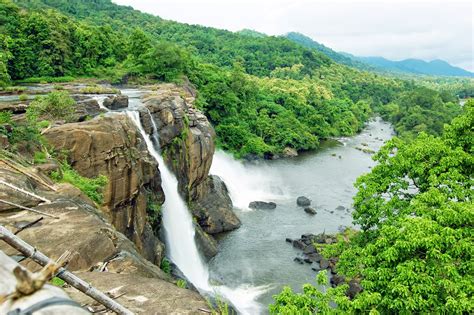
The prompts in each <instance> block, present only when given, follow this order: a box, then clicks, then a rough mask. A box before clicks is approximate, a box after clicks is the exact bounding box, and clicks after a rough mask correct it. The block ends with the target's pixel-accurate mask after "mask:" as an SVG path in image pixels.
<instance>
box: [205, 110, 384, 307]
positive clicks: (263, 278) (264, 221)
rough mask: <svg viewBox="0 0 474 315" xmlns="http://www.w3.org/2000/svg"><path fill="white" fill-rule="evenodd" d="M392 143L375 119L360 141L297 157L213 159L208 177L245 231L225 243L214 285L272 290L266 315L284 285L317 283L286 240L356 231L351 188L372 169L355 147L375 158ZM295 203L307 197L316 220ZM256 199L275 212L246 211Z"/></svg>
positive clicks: (213, 266)
mask: <svg viewBox="0 0 474 315" xmlns="http://www.w3.org/2000/svg"><path fill="white" fill-rule="evenodd" d="M392 136H393V129H392V128H391V126H390V124H388V123H386V122H384V121H382V120H380V119H375V120H372V121H371V122H369V123H368V125H367V127H366V128H365V129H364V130H363V131H362V132H361V133H360V134H358V135H356V136H354V137H351V138H342V139H339V141H340V142H337V141H330V142H326V143H324V144H323V145H322V146H321V148H320V149H319V150H317V151H315V152H311V153H305V154H301V155H300V156H299V157H297V158H292V159H281V160H274V161H258V162H253V163H243V162H240V161H236V160H234V159H233V158H232V157H231V156H230V155H228V154H226V153H224V152H222V151H221V152H219V151H218V152H216V154H215V156H214V161H213V165H212V167H211V173H213V174H215V175H219V176H221V177H222V178H223V179H224V181H225V182H226V184H227V186H228V188H229V191H230V193H231V197H232V200H233V202H234V206H235V212H236V213H237V215H238V216H239V218H240V219H241V221H242V226H241V227H240V228H239V229H237V230H235V231H232V232H230V233H227V234H225V235H222V236H221V237H220V239H219V253H218V254H217V256H216V257H214V258H213V259H212V260H211V261H210V263H209V268H210V275H211V278H213V279H215V281H221V282H223V283H224V284H225V285H227V286H229V287H239V286H240V285H241V284H242V283H245V284H246V285H248V286H250V287H262V286H265V287H267V290H266V291H265V292H264V293H263V294H261V295H260V296H259V297H258V299H257V301H258V302H259V303H260V305H261V309H262V312H263V313H265V312H266V309H267V305H268V304H270V303H272V301H273V299H272V296H273V295H274V294H276V293H278V292H280V291H281V289H282V288H283V286H285V285H289V286H291V287H292V288H293V289H294V290H296V291H300V290H301V286H302V284H304V283H308V282H309V283H314V282H315V276H316V272H314V271H312V270H311V268H310V266H309V265H306V264H305V265H300V264H298V263H295V262H294V261H293V259H294V257H296V256H298V255H299V254H300V251H298V250H296V249H294V248H293V247H292V246H291V244H289V243H286V242H285V238H287V237H289V238H298V237H300V236H301V234H304V233H314V234H317V233H321V232H324V231H326V232H327V233H333V232H336V231H338V228H339V227H340V226H348V225H351V224H352V217H351V213H350V212H351V211H352V209H351V204H352V198H353V196H354V195H355V193H356V189H355V188H354V186H353V185H354V182H355V180H356V179H357V177H359V176H360V175H362V174H363V173H366V172H368V171H370V168H371V167H373V166H374V165H375V162H374V161H373V160H372V158H371V155H370V154H368V153H364V152H362V151H360V150H358V149H356V148H368V149H370V150H373V151H377V150H378V149H379V148H380V147H381V146H382V145H383V143H384V141H386V140H388V139H390V138H391V137H392ZM298 196H306V197H308V198H310V199H311V200H312V204H311V206H312V207H313V208H315V209H316V210H317V214H316V215H314V216H311V215H309V214H307V213H305V212H304V211H303V208H301V207H298V206H297V205H296V198H297V197H298ZM254 200H263V201H273V202H275V203H276V204H277V208H276V209H274V210H250V209H248V207H247V205H248V203H249V202H250V201H254ZM338 206H343V207H345V208H347V209H346V210H336V207H338Z"/></svg>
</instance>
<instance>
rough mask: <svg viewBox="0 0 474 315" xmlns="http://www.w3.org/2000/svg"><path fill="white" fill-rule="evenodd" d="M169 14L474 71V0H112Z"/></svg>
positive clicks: (361, 53) (172, 17) (167, 16)
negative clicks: (439, 61) (292, 34)
mask: <svg viewBox="0 0 474 315" xmlns="http://www.w3.org/2000/svg"><path fill="white" fill-rule="evenodd" d="M113 1H114V2H115V3H118V4H125V5H130V6H133V7H134V8H135V9H138V10H141V11H144V12H148V13H152V14H155V15H158V16H160V17H162V18H165V19H169V20H174V21H178V22H185V23H190V24H201V25H206V26H213V27H217V28H223V29H228V30H231V31H237V30H241V29H243V28H249V29H253V30H257V31H259V32H263V33H266V34H269V35H281V34H285V33H288V32H291V31H296V32H300V33H303V34H305V35H307V36H309V37H311V38H313V39H314V40H316V41H318V42H320V43H323V44H324V45H326V46H328V47H331V48H332V49H334V50H336V51H345V52H349V53H352V54H354V55H359V56H383V57H386V58H389V59H393V60H401V59H406V58H419V59H424V60H433V59H443V60H446V61H448V62H449V63H451V64H453V65H456V66H459V67H463V68H465V69H467V70H470V71H474V61H473V42H474V35H473V27H474V26H473V19H474V18H473V16H474V8H473V4H472V1H471V0H439V1H437V0H435V1H433V0H431V1H428V0H413V1H408V0H364V1H353V0H352V1H350V0H194V1H193V0H158V1H156V0H113Z"/></svg>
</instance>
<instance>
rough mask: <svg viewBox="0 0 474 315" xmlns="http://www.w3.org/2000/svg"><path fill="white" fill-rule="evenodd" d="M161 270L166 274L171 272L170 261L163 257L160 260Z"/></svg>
mask: <svg viewBox="0 0 474 315" xmlns="http://www.w3.org/2000/svg"><path fill="white" fill-rule="evenodd" d="M160 268H161V270H163V271H164V272H165V273H167V274H171V264H170V261H169V260H168V259H167V258H166V257H164V258H163V259H162V260H161V265H160Z"/></svg>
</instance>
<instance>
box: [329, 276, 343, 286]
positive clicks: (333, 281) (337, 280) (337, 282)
mask: <svg viewBox="0 0 474 315" xmlns="http://www.w3.org/2000/svg"><path fill="white" fill-rule="evenodd" d="M345 281H346V278H345V277H344V276H341V275H333V276H332V277H331V280H330V282H331V284H332V286H333V287H337V286H338V285H340V284H343V283H344V282H345Z"/></svg>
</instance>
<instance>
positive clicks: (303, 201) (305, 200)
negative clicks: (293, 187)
mask: <svg viewBox="0 0 474 315" xmlns="http://www.w3.org/2000/svg"><path fill="white" fill-rule="evenodd" d="M296 204H297V205H298V206H300V207H307V206H309V205H311V200H309V199H308V198H307V197H304V196H300V197H298V198H297V199H296Z"/></svg>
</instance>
